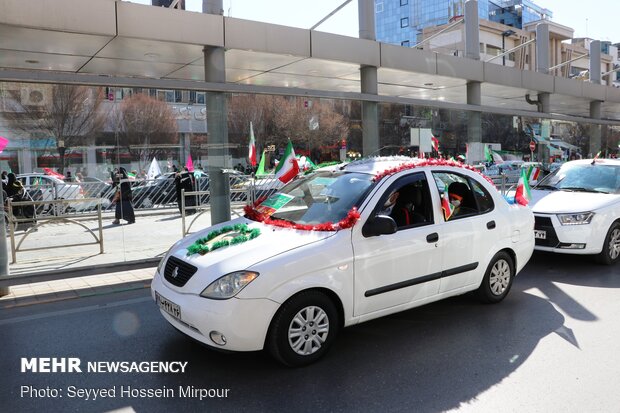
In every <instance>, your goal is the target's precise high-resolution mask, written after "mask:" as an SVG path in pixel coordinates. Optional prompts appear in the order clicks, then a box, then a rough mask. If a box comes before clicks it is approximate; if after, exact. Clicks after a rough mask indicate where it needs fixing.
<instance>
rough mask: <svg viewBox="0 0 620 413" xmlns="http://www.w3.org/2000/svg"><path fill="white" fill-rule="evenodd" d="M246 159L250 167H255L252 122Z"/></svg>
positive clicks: (254, 143)
mask: <svg viewBox="0 0 620 413" xmlns="http://www.w3.org/2000/svg"><path fill="white" fill-rule="evenodd" d="M248 159H249V160H250V165H251V166H252V167H255V166H256V141H255V139H254V129H253V128H252V122H250V145H249V148H248Z"/></svg>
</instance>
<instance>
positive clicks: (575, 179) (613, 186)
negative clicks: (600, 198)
mask: <svg viewBox="0 0 620 413" xmlns="http://www.w3.org/2000/svg"><path fill="white" fill-rule="evenodd" d="M534 188H535V189H552V190H563V191H575V192H599V193H606V194H620V166H617V165H601V164H594V165H592V164H583V163H579V164H571V163H566V164H564V165H562V166H561V167H560V168H558V169H556V170H555V171H553V172H552V173H550V174H549V175H547V176H546V177H545V178H544V179H543V180H541V181H540V182H539V183H538V184H537V185H536V186H535V187H534Z"/></svg>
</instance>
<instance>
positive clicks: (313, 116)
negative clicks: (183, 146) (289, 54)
mask: <svg viewBox="0 0 620 413" xmlns="http://www.w3.org/2000/svg"><path fill="white" fill-rule="evenodd" d="M335 105H336V104H335V103H334V101H332V100H320V99H315V100H308V99H302V98H296V97H287V96H271V95H233V96H232V97H231V99H230V100H229V104H228V111H229V114H228V134H229V136H230V143H232V144H235V143H237V144H238V146H239V147H240V148H242V149H243V150H245V149H246V148H247V144H248V138H249V128H250V122H252V126H253V129H254V134H255V135H256V137H257V143H258V145H259V146H265V145H275V146H276V148H284V147H285V146H286V143H287V141H288V139H291V141H293V144H294V146H295V147H296V148H298V149H304V150H308V151H312V150H313V149H316V148H318V147H320V146H324V145H334V144H336V143H337V142H339V141H340V140H341V139H343V138H347V135H348V133H349V120H348V119H347V118H346V117H345V116H344V115H343V114H341V113H339V112H338V111H337V110H336V108H335Z"/></svg>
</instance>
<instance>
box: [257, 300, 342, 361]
mask: <svg viewBox="0 0 620 413" xmlns="http://www.w3.org/2000/svg"><path fill="white" fill-rule="evenodd" d="M338 329H339V320H338V311H337V310H336V306H335V305H334V303H333V302H332V300H331V299H330V298H329V297H328V296H326V295H325V294H323V293H322V292H319V291H304V292H301V293H299V294H297V295H295V296H293V297H292V298H291V299H289V300H288V301H286V302H285V303H284V304H282V306H281V307H280V310H278V312H277V313H276V315H275V316H274V318H273V320H272V322H271V326H270V329H269V335H268V337H267V348H268V350H269V352H270V353H271V355H272V356H273V357H274V358H275V359H276V360H278V361H280V362H281V363H283V364H285V365H287V366H291V367H297V366H304V365H307V364H310V363H314V362H315V361H317V360H318V359H320V358H321V357H322V356H323V355H324V354H325V353H326V352H327V350H328V348H329V346H330V345H331V343H332V341H333V340H334V337H335V336H336V333H337V332H338Z"/></svg>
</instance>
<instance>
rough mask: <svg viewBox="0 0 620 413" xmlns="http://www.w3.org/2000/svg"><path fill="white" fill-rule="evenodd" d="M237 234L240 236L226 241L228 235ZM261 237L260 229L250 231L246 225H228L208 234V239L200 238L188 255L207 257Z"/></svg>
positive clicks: (188, 249)
mask: <svg viewBox="0 0 620 413" xmlns="http://www.w3.org/2000/svg"><path fill="white" fill-rule="evenodd" d="M229 233H230V234H232V233H237V234H238V235H236V236H232V235H231V237H232V238H230V239H226V234H229ZM259 235H260V229H258V228H253V229H250V228H248V226H247V225H246V224H236V225H228V226H225V227H222V228H220V229H216V230H214V231H211V232H209V233H208V234H207V236H206V237H203V238H198V239H197V240H196V242H194V243H193V244H192V245H190V246H189V247H188V248H187V255H188V256H189V255H193V254H200V255H205V254H206V253H209V252H211V251H214V250H216V249H218V248H223V247H228V246H229V245H237V244H242V243H244V242H246V241H249V240H251V239H254V238H256V237H258V236H259ZM220 236H221V237H222V239H218V240H216V241H215V242H213V243H210V242H211V241H213V240H214V239H215V238H217V237H220Z"/></svg>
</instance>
